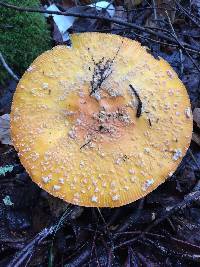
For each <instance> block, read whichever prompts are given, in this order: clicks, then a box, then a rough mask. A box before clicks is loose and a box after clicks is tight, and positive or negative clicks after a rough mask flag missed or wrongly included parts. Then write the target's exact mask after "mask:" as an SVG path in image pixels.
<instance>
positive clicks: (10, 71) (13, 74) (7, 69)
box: [0, 52, 19, 82]
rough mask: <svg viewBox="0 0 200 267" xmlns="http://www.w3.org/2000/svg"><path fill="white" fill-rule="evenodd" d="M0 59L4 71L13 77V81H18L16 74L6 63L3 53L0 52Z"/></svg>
mask: <svg viewBox="0 0 200 267" xmlns="http://www.w3.org/2000/svg"><path fill="white" fill-rule="evenodd" d="M0 61H1V63H2V65H3V67H4V68H5V69H6V71H7V72H8V73H9V74H10V75H11V76H12V77H13V79H14V80H15V81H17V82H18V81H19V78H18V76H17V75H16V74H15V73H14V72H13V71H12V70H11V68H10V67H9V66H8V64H7V63H6V61H5V59H4V57H3V55H2V54H1V52H0Z"/></svg>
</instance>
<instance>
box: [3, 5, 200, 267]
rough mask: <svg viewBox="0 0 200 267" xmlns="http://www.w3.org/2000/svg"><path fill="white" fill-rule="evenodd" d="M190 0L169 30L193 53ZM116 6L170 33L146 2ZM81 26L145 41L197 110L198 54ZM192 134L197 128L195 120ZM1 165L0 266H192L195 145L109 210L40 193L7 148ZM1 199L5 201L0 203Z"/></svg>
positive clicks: (199, 251)
mask: <svg viewBox="0 0 200 267" xmlns="http://www.w3.org/2000/svg"><path fill="white" fill-rule="evenodd" d="M45 2H47V1H45ZM149 2H150V1H149ZM171 2H172V1H171ZM198 2H199V1H182V2H181V4H182V6H183V7H184V8H185V9H184V10H186V11H187V12H188V14H189V15H188V14H186V13H185V12H184V11H183V10H182V9H180V7H178V6H176V9H177V11H176V14H175V20H174V21H173V27H174V30H175V31H176V34H177V38H178V40H179V42H181V43H182V42H187V44H190V45H193V46H195V47H196V48H198V49H199V50H200V4H198ZM118 3H119V2H118ZM120 5H121V6H118V7H117V10H118V11H117V13H116V15H117V16H120V17H119V18H121V19H123V20H128V21H130V22H134V23H136V24H138V25H142V26H144V25H146V26H149V27H154V28H155V27H158V28H160V29H162V28H163V29H167V30H169V31H172V29H171V28H170V25H169V23H168V22H169V21H168V20H167V18H166V16H163V15H162V13H161V12H159V14H157V16H158V20H157V21H155V14H154V11H155V10H153V9H149V8H148V7H151V5H148V4H147V1H143V4H142V5H141V6H139V7H138V9H137V10H136V11H132V12H128V15H127V12H126V10H125V8H124V7H123V5H122V3H120ZM198 5H199V6H198ZM168 8H170V7H169V6H168ZM157 11H158V10H157ZM192 14H193V15H192ZM88 29H89V30H90V31H104V32H105V31H107V32H112V33H116V34H120V35H123V36H127V37H129V38H132V39H136V40H138V41H140V42H142V44H143V45H145V46H148V47H149V52H150V53H152V54H153V55H154V56H155V57H158V56H161V57H163V58H165V59H166V60H167V61H168V62H169V63H170V64H171V65H172V66H173V67H174V69H175V70H176V71H177V72H178V74H179V76H180V78H181V80H182V81H183V82H184V84H185V85H186V87H187V89H188V93H189V95H190V99H191V103H192V108H193V109H194V108H195V107H200V97H199V96H200V72H199V70H198V69H197V67H198V66H196V67H195V65H194V63H192V61H191V58H192V60H193V61H194V62H195V64H196V65H198V64H199V62H200V54H197V53H192V52H191V53H190V55H189V56H188V54H187V53H186V51H185V50H184V49H182V53H181V52H180V49H181V47H179V48H177V47H173V46H172V45H170V42H167V43H165V44H161V43H156V42H153V41H152V40H150V39H147V38H151V39H154V40H156V41H158V42H164V40H162V39H161V38H156V37H155V36H151V35H150V34H149V33H145V32H141V31H138V30H131V29H127V28H124V27H123V26H117V25H116V24H112V23H111V24H110V23H109V24H108V23H105V22H102V21H94V20H90V19H87V23H86V21H84V20H83V19H79V20H77V22H76V23H75V25H74V26H73V29H71V31H73V32H74V31H78V32H79V31H86V30H87V31H88ZM161 32H162V30H161ZM164 34H165V35H166V34H167V33H164ZM130 56H131V55H130ZM15 86H16V83H14V82H13V81H8V83H7V86H4V87H2V88H0V89H1V90H0V115H2V114H5V113H9V112H10V105H11V99H12V95H13V93H14V90H15ZM194 131H196V132H198V131H199V129H198V128H197V126H196V125H194ZM6 165H13V166H14V167H13V170H12V171H11V172H7V173H6V174H5V175H0V266H9V267H11V266H12V267H17V266H38V267H43V266H49V267H51V266H56V267H60V266H65V267H79V266H81V267H82V266H90V267H93V266H94V267H96V266H99V267H100V266H101V267H104V266H114V267H117V266H126V267H131V266H134V267H137V266H173V267H174V266H183V267H188V266H200V149H199V147H198V145H197V144H196V143H194V142H192V143H191V146H190V149H189V150H188V153H187V155H186V156H185V157H184V159H183V161H182V163H181V165H180V166H179V168H178V169H177V171H176V173H175V174H174V175H173V176H172V177H171V178H170V179H169V180H168V181H167V182H165V183H164V184H163V185H161V186H160V187H159V188H158V189H156V190H155V191H154V192H152V193H151V194H149V195H148V196H147V197H145V198H144V199H141V200H138V201H136V202H134V203H132V204H129V205H127V206H123V207H121V208H115V209H97V208H82V207H77V206H73V205H68V204H67V203H64V202H63V201H61V200H59V199H56V198H54V197H52V196H50V195H48V193H46V192H45V191H43V190H41V189H40V188H39V187H38V186H37V185H36V184H34V183H33V182H32V181H31V179H30V177H29V176H28V174H27V173H26V171H25V169H24V168H23V166H22V165H21V164H20V161H19V158H18V156H17V153H16V152H15V150H14V148H13V147H12V146H9V145H1V144H0V166H6ZM6 196H9V197H10V200H11V202H12V203H14V204H13V205H5V203H4V201H3V199H4V200H5V197H6Z"/></svg>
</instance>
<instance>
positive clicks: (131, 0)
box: [124, 0, 142, 10]
mask: <svg viewBox="0 0 200 267" xmlns="http://www.w3.org/2000/svg"><path fill="white" fill-rule="evenodd" d="M141 3H142V0H125V1H124V4H125V6H126V8H128V9H129V10H130V9H131V8H133V7H135V6H137V5H139V4H141Z"/></svg>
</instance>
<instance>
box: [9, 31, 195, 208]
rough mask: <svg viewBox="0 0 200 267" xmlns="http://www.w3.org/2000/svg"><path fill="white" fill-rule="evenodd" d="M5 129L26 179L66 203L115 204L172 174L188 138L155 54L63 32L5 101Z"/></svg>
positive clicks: (167, 71) (178, 93) (176, 87)
mask: <svg viewBox="0 0 200 267" xmlns="http://www.w3.org/2000/svg"><path fill="white" fill-rule="evenodd" d="M11 134H12V139H13V143H14V146H15V148H16V149H17V151H18V152H19V157H20V160H21V162H22V164H23V165H24V167H25V168H26V170H27V172H28V173H29V174H30V176H31V178H32V179H33V181H34V182H36V183H37V184H38V185H39V186H40V187H41V188H43V189H44V190H46V191H48V192H49V193H50V194H52V195H54V196H56V197H59V198H62V199H64V200H65V201H67V202H70V203H73V204H78V205H81V206H88V207H118V206H122V205H125V204H128V203H130V202H133V201H135V200H137V199H139V198H141V197H143V196H145V195H146V194H148V193H149V192H151V191H152V190H154V189H155V188H156V187H158V186H159V185H160V184H161V183H163V182H164V181H165V180H166V178H167V177H169V176H170V175H172V173H173V172H174V171H175V170H176V168H177V166H178V165H179V163H180V161H181V159H182V157H183V156H184V155H185V153H186V151H187V149H188V146H189V144H190V140H191V135H192V115H191V108H190V101H189V97H188V94H187V91H186V89H185V87H184V85H183V84H182V82H181V81H180V80H179V78H178V77H177V74H176V73H175V72H174V70H173V69H172V68H171V67H170V65H169V64H168V63H167V62H166V61H165V60H163V59H159V60H157V59H155V58H154V57H152V56H151V55H150V54H149V53H147V52H146V50H145V48H144V47H142V46H141V45H140V43H138V42H136V41H133V40H129V39H127V38H123V37H120V36H117V35H111V34H103V33H82V34H74V35H72V48H68V47H66V46H57V47H55V48H53V49H52V50H50V51H47V52H45V53H44V54H42V55H41V56H39V57H38V58H37V59H36V60H35V61H34V62H33V64H32V65H31V66H30V67H29V69H28V70H27V72H26V73H25V74H24V75H23V77H22V79H21V80H20V82H19V84H18V86H17V90H16V93H15V95H14V99H13V105H12V112H11Z"/></svg>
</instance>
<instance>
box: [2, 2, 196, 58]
mask: <svg viewBox="0 0 200 267" xmlns="http://www.w3.org/2000/svg"><path fill="white" fill-rule="evenodd" d="M0 6H2V7H5V8H11V9H14V10H16V11H19V12H37V13H43V14H49V15H62V16H73V17H78V18H88V19H100V20H104V21H108V22H113V23H116V24H118V25H123V26H127V27H130V28H133V29H135V30H139V31H142V32H146V33H149V34H152V35H154V36H157V37H159V38H161V39H164V40H166V41H170V42H172V43H173V44H177V45H179V46H180V44H179V43H178V42H177V41H176V40H175V39H174V38H171V37H169V36H166V35H164V34H163V33H162V32H159V31H153V30H151V29H149V28H146V27H143V26H140V25H137V24H135V23H130V22H126V21H123V20H121V19H115V18H109V17H105V16H102V15H92V14H85V13H80V12H71V11H66V12H63V11H49V10H42V9H37V8H26V7H18V6H14V5H10V4H7V3H4V2H0ZM182 46H184V48H185V49H186V50H187V49H188V48H189V49H192V50H193V52H195V53H197V54H200V49H199V48H197V47H194V46H192V45H189V44H187V43H182Z"/></svg>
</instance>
